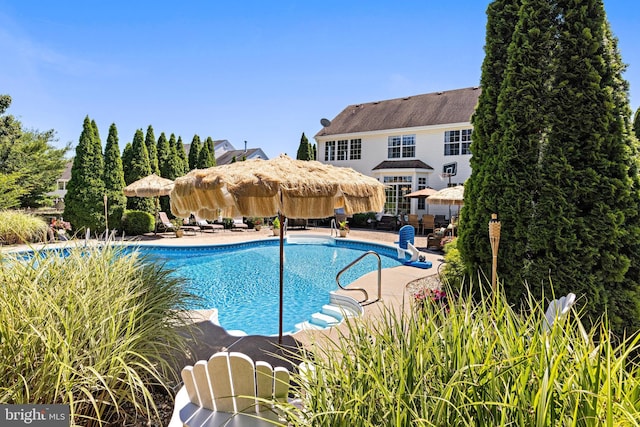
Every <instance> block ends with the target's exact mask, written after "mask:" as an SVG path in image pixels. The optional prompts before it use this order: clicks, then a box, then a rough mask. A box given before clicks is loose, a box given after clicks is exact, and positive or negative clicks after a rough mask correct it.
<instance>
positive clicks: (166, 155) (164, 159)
mask: <svg viewBox="0 0 640 427" xmlns="http://www.w3.org/2000/svg"><path fill="white" fill-rule="evenodd" d="M157 145H158V167H159V168H160V176H161V177H163V178H167V179H171V180H174V179H176V176H175V175H174V174H175V171H174V169H173V166H172V165H173V164H174V163H175V162H176V160H177V156H176V155H175V154H174V151H173V150H172V147H171V146H170V145H169V141H167V137H166V136H165V134H164V132H162V133H161V134H160V136H159V137H158V144H157ZM160 210H162V211H163V212H168V211H169V210H170V206H169V196H161V197H160Z"/></svg>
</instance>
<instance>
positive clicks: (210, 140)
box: [205, 136, 217, 167]
mask: <svg viewBox="0 0 640 427" xmlns="http://www.w3.org/2000/svg"><path fill="white" fill-rule="evenodd" d="M205 144H206V146H207V147H208V148H209V153H211V158H212V159H213V163H212V164H211V166H216V165H217V162H216V143H215V142H214V140H213V138H211V137H210V136H208V137H207V140H206V141H205ZM211 166H209V167H211Z"/></svg>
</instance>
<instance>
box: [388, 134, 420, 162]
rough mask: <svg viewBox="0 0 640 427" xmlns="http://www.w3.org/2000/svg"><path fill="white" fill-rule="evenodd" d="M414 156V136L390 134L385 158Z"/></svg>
mask: <svg viewBox="0 0 640 427" xmlns="http://www.w3.org/2000/svg"><path fill="white" fill-rule="evenodd" d="M415 156H416V136H415V135H402V136H390V137H389V138H388V140H387V158H389V159H400V158H407V157H415Z"/></svg>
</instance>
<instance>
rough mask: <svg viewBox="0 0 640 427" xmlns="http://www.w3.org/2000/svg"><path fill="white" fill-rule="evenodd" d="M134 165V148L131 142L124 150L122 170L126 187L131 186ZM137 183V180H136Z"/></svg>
mask: <svg viewBox="0 0 640 427" xmlns="http://www.w3.org/2000/svg"><path fill="white" fill-rule="evenodd" d="M132 163H133V147H132V146H131V143H130V142H127V145H125V146H124V150H122V170H123V171H124V183H125V185H129V184H131V183H132V182H133V181H132V180H131V164H132ZM134 181H135V180H134Z"/></svg>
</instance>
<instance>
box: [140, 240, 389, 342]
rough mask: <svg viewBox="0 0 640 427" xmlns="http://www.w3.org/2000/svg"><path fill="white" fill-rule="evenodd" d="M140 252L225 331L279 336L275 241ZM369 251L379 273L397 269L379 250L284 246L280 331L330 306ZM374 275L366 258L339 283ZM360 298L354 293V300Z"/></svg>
mask: <svg viewBox="0 0 640 427" xmlns="http://www.w3.org/2000/svg"><path fill="white" fill-rule="evenodd" d="M141 249H142V251H143V252H146V253H149V254H150V255H152V256H154V257H159V258H160V259H161V260H163V261H165V262H166V263H167V266H169V267H171V268H173V269H175V270H176V273H175V274H178V275H180V276H182V277H184V278H186V280H187V286H188V290H189V291H190V292H192V293H194V294H196V295H198V296H199V297H201V298H202V301H201V302H199V304H198V306H196V307H192V308H203V309H207V308H217V309H218V319H219V322H220V324H221V326H223V327H224V328H225V329H227V330H234V329H240V330H243V331H245V332H247V333H248V334H260V335H276V334H277V333H278V292H279V291H278V290H279V269H278V265H279V246H278V243H277V241H267V242H264V241H260V242H248V243H242V244H234V245H224V246H215V247H204V248H203V247H197V248H195V247H194V248H176V247H171V248H168V247H163V248H158V247H155V248H144V247H143V248H141ZM370 249H371V250H375V251H376V252H378V253H379V254H380V255H382V257H381V258H382V267H383V268H388V267H393V266H397V265H400V263H399V262H398V261H397V260H396V259H395V258H394V257H393V256H394V255H395V252H394V251H395V250H394V249H393V248H390V247H388V246H383V245H375V244H370V243H365V242H356V241H352V240H349V241H348V243H347V242H345V241H337V242H336V243H333V241H332V240H330V241H325V243H323V244H317V243H316V244H308V243H307V244H305V243H295V244H285V247H284V251H285V268H284V312H283V331H285V333H286V332H292V331H294V330H295V325H296V324H297V323H300V322H303V321H305V320H309V319H310V317H311V315H312V314H313V313H316V312H318V311H320V309H321V308H322V306H323V305H324V304H327V303H328V302H329V292H330V291H333V290H336V289H337V288H338V286H337V285H336V282H335V277H336V274H338V272H339V271H340V270H341V269H342V268H344V267H345V266H347V265H348V264H349V263H350V262H352V261H353V260H355V259H356V258H357V257H359V256H360V255H362V253H363V252H364V251H367V250H370ZM376 269H377V258H376V257H373V256H368V257H365V258H364V259H363V260H362V261H360V262H359V263H358V264H356V265H355V266H354V267H352V268H351V269H349V270H348V271H347V272H345V273H344V274H343V275H342V276H341V278H340V281H341V283H342V284H343V285H347V284H349V283H351V282H353V281H354V280H355V279H357V278H359V277H361V276H362V275H364V274H366V273H368V272H371V271H375V270H376ZM362 296H363V294H362V293H359V292H354V298H356V299H361V298H362ZM370 297H375V295H371V296H370Z"/></svg>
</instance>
